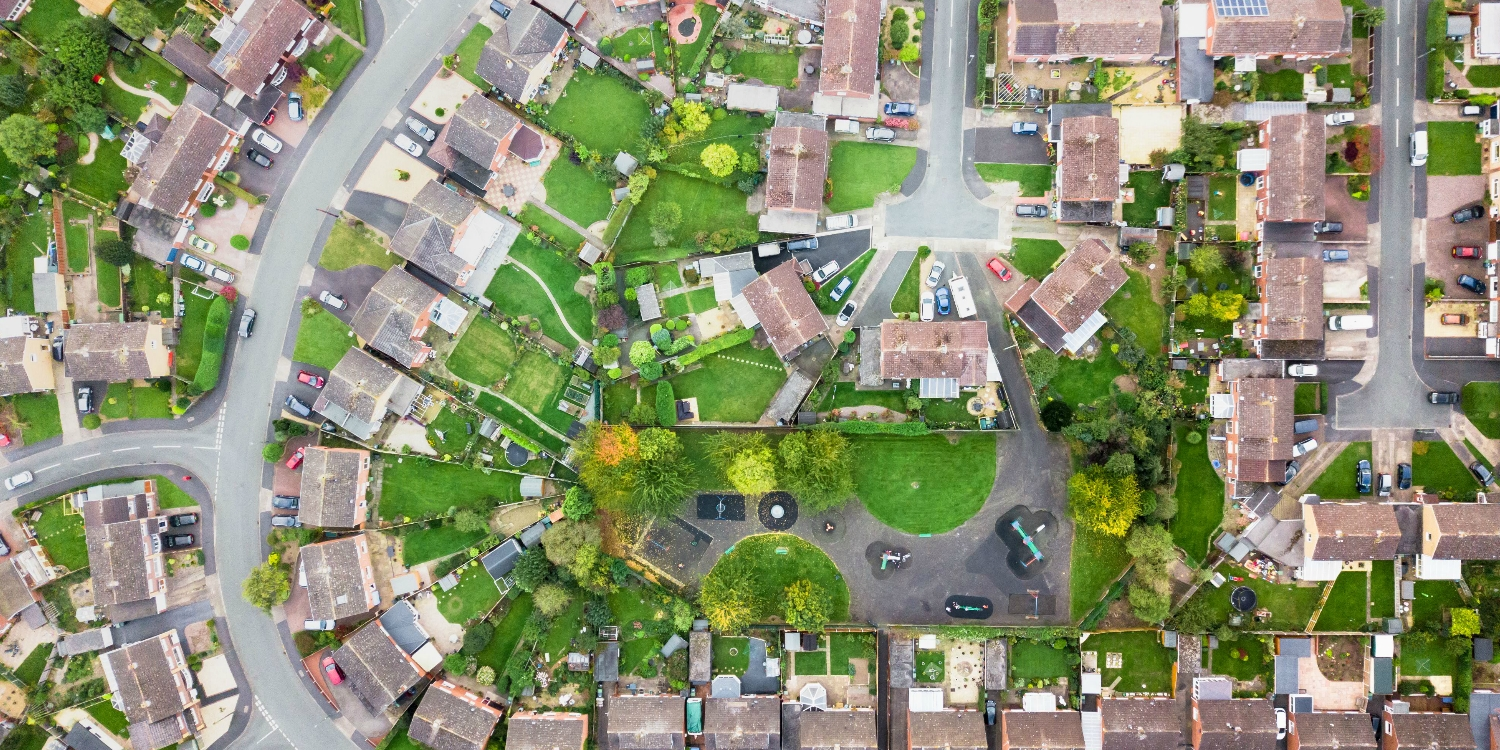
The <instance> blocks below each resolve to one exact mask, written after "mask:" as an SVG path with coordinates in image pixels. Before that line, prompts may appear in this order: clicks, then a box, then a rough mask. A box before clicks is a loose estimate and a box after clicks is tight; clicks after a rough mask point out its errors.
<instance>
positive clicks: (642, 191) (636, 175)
mask: <svg viewBox="0 0 1500 750" xmlns="http://www.w3.org/2000/svg"><path fill="white" fill-rule="evenodd" d="M627 187H628V189H629V190H630V205H632V206H639V205H641V199H642V198H645V197H646V188H648V187H651V176H650V175H648V174H646V170H644V169H637V170H636V171H635V172H633V173H631V175H630V181H629V182H628V183H627Z"/></svg>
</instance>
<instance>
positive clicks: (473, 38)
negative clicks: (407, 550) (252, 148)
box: [454, 23, 503, 671]
mask: <svg viewBox="0 0 1500 750" xmlns="http://www.w3.org/2000/svg"><path fill="white" fill-rule="evenodd" d="M494 35H495V32H494V31H491V30H490V28H489V27H488V26H485V25H484V24H482V23H476V24H474V28H473V29H472V30H470V31H469V34H468V36H465V37H464V40H463V41H462V42H459V43H458V49H456V50H454V54H456V55H458V74H459V75H461V76H463V77H464V78H466V79H468V81H469V83H472V84H474V85H475V86H478V87H479V90H480V91H489V90H490V83H489V81H486V80H484V79H483V78H480V77H479V74H478V73H475V72H474V68H475V66H477V65H479V55H480V53H481V51H483V50H484V43H485V42H487V41H489V38H490V37H492V36H494ZM496 671H503V670H496Z"/></svg>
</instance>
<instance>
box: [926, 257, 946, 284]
mask: <svg viewBox="0 0 1500 750" xmlns="http://www.w3.org/2000/svg"><path fill="white" fill-rule="evenodd" d="M945 268H947V266H945V265H943V262H942V261H940V260H938V261H933V263H932V270H931V271H929V272H928V273H927V286H937V285H938V282H939V281H942V280H943V269H945Z"/></svg>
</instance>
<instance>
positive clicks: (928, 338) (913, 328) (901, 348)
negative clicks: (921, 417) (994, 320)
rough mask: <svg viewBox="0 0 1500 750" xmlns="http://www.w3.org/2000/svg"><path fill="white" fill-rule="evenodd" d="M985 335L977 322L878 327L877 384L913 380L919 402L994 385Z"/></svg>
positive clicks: (983, 325) (892, 323)
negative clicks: (917, 388)
mask: <svg viewBox="0 0 1500 750" xmlns="http://www.w3.org/2000/svg"><path fill="white" fill-rule="evenodd" d="M988 334H989V327H988V325H987V324H986V323H985V322H984V321H982V320H965V321H953V322H946V321H937V322H927V323H922V322H916V321H904V320H887V321H884V322H882V323H881V324H880V359H879V362H878V363H876V364H878V366H879V368H880V378H879V379H880V380H882V381H890V380H912V379H919V380H920V381H921V385H920V392H921V396H922V398H958V393H959V391H960V390H962V389H970V390H972V389H975V388H979V387H980V386H982V385H984V384H985V383H986V382H989V381H992V380H999V379H1000V368H999V365H998V364H997V363H996V362H995V360H994V357H993V355H991V354H990V344H989V335H988ZM861 364H863V362H861Z"/></svg>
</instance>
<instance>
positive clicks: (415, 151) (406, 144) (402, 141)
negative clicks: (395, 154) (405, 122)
mask: <svg viewBox="0 0 1500 750" xmlns="http://www.w3.org/2000/svg"><path fill="white" fill-rule="evenodd" d="M391 140H393V141H395V143H396V148H399V149H401V150H402V151H405V152H406V153H408V154H411V155H412V156H416V157H420V156H421V155H422V147H421V146H418V145H417V142H416V141H414V140H412V139H410V138H407V137H406V134H405V133H397V134H396V137H395V138H392V139H391Z"/></svg>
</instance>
